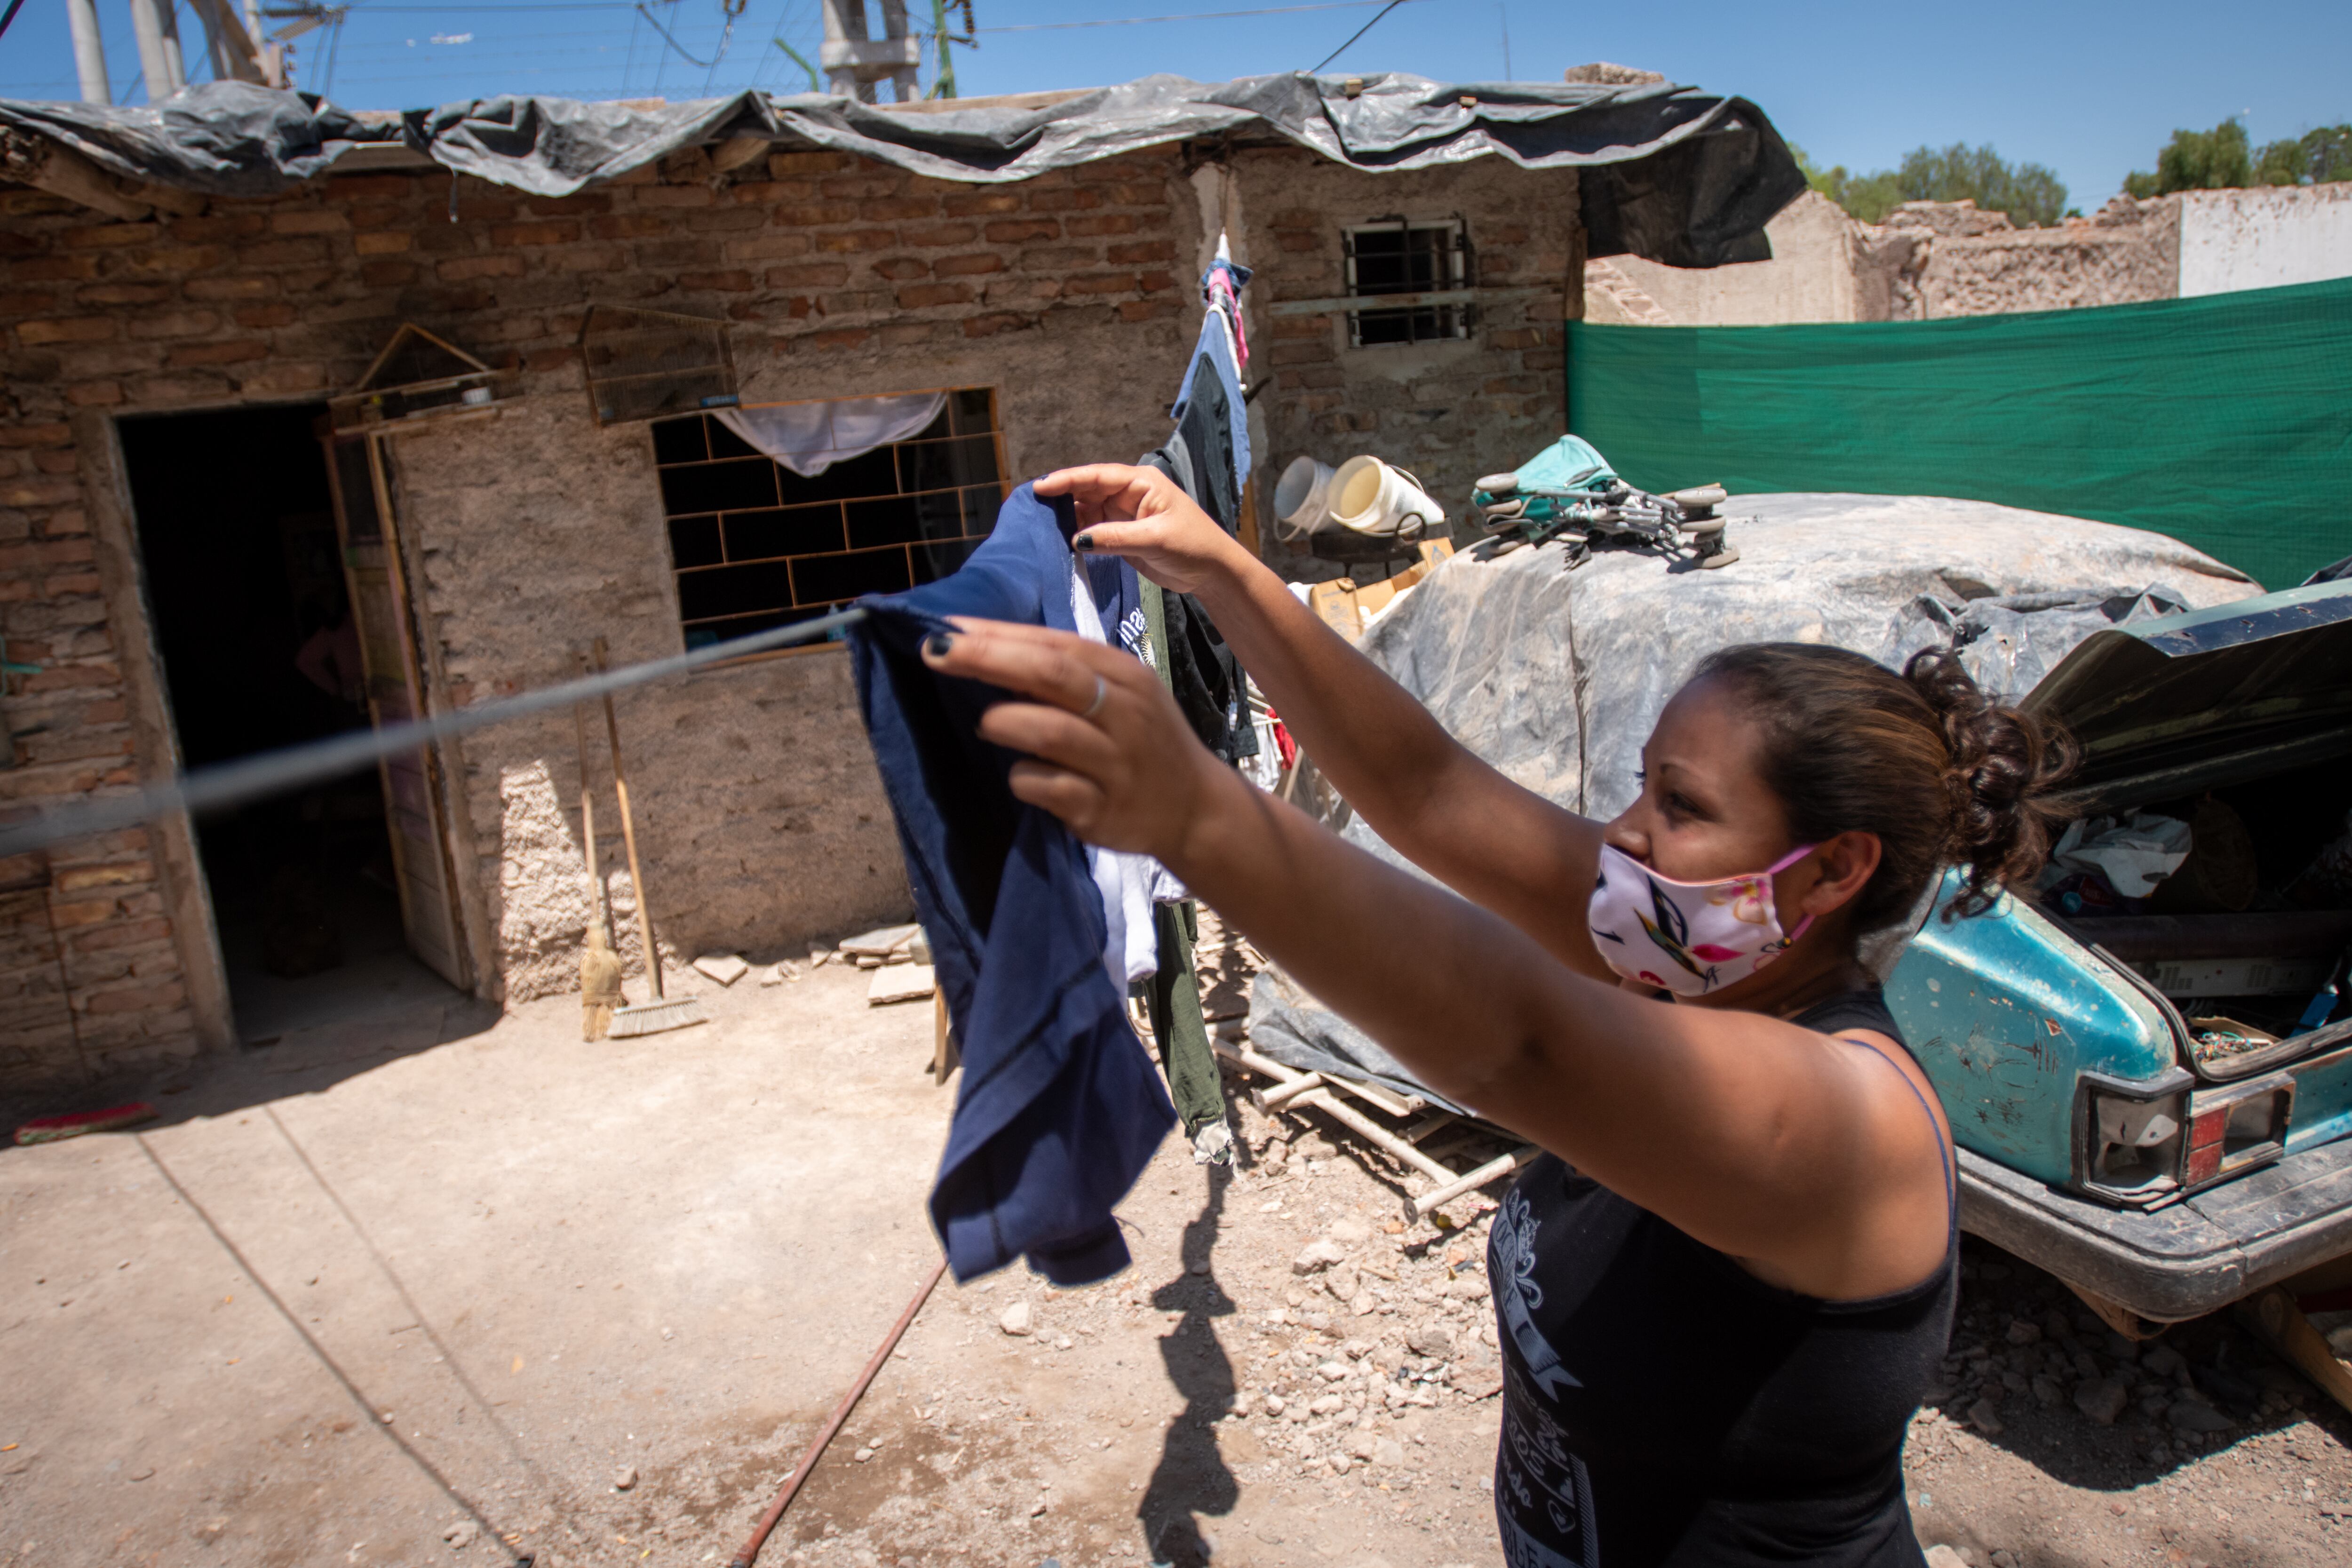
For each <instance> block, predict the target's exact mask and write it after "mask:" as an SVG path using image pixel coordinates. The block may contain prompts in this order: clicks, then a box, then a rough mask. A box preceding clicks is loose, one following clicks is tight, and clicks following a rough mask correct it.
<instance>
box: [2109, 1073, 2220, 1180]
mask: <svg viewBox="0 0 2352 1568" xmlns="http://www.w3.org/2000/svg"><path fill="white" fill-rule="evenodd" d="M2195 1084H2196V1079H2193V1078H2192V1077H2190V1076H2189V1073H2188V1072H2187V1071H2185V1070H2183V1069H2181V1068H2173V1069H2172V1070H2171V1071H2169V1072H2168V1073H2166V1074H2165V1075H2164V1076H2163V1077H2161V1078H2157V1079H2147V1080H2145V1081H2140V1082H2133V1081H2129V1080H2126V1079H2111V1078H2108V1077H2106V1076H2105V1075H2104V1074H2100V1073H2087V1072H2086V1073H2084V1074H2083V1075H2082V1076H2081V1078H2080V1079H2079V1080H2078V1083H2077V1089H2076V1096H2077V1098H2076V1100H2075V1107H2074V1183H2075V1185H2077V1186H2078V1187H2080V1188H2082V1189H2083V1190H2084V1191H2085V1192H2087V1193H2090V1194H2092V1195H2094V1196H2095V1197H2102V1198H2105V1199H2106V1200H2107V1201H2109V1202H2110V1203H2122V1204H2130V1205H2136V1206H2139V1205H2148V1204H2152V1203H2155V1202H2158V1201H2159V1200H2161V1199H2164V1198H2167V1197H2169V1196H2171V1195H2172V1194H2177V1193H2179V1191H2181V1189H2182V1188H2183V1187H2184V1186H2186V1185H2187V1184H2188V1154H2189V1146H2190V1141H2189V1122H2190V1110H2189V1091H2190V1089H2192V1088H2194V1086H2195ZM2225 1120H2226V1119H2225Z"/></svg>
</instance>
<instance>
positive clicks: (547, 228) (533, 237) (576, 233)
mask: <svg viewBox="0 0 2352 1568" xmlns="http://www.w3.org/2000/svg"><path fill="white" fill-rule="evenodd" d="M579 237H580V226H579V225H578V224H576V223H572V222H569V221H567V220H564V219H562V218H550V219H546V220H544V221H542V222H540V223H505V224H499V225H498V226H496V227H494V228H492V229H491V230H490V243H491V244H492V245H496V246H500V247H520V246H540V245H569V244H571V243H572V241H573V240H575V239H578V238H579Z"/></svg>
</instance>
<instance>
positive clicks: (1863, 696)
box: [1692, 643, 2076, 934]
mask: <svg viewBox="0 0 2352 1568" xmlns="http://www.w3.org/2000/svg"><path fill="white" fill-rule="evenodd" d="M1692 679H1694V680H1708V679H1714V680H1724V681H1728V682H1730V683H1731V684H1732V685H1733V687H1734V688H1735V689H1738V691H1739V693H1740V694H1741V695H1742V696H1744V697H1745V698H1746V699H1747V700H1748V705H1749V711H1750V712H1751V713H1752V714H1753V715H1754V716H1755V718H1756V719H1757V721H1759V723H1760V724H1761V725H1762V727H1763V731H1764V747H1763V764H1764V778H1765V782H1766V783H1767V784H1769V785H1770V786H1771V789H1772V792H1773V793H1774V794H1775V795H1779V796H1780V801H1781V804H1782V805H1783V806H1785V807H1786V809H1787V811H1788V814H1789V826H1790V831H1791V832H1793V833H1794V834H1795V835H1796V837H1797V841H1798V842H1799V843H1818V842H1820V841H1821V840H1822V839H1824V838H1828V837H1832V836H1833V835H1835V834H1838V833H1843V832H1853V831H1860V832H1866V833H1874V834H1876V835H1877V836H1878V841H1879V846H1880V858H1879V863H1878V870H1877V871H1876V873H1875V874H1874V875H1873V876H1872V878H1871V879H1870V882H1869V884H1868V885H1867V886H1865V887H1864V889H1863V890H1862V892H1861V894H1860V896H1859V897H1857V898H1856V899H1855V900H1854V901H1853V904H1852V905H1851V906H1850V907H1851V908H1852V909H1853V921H1854V930H1855V931H1856V932H1857V933H1858V934H1859V933H1863V932H1868V931H1877V930H1880V929H1882V928H1883V927H1885V926H1889V925H1892V924H1894V923H1895V921H1899V920H1901V919H1903V918H1904V917H1905V916H1906V915H1907V914H1909V913H1910V911H1911V910H1912V909H1913V907H1914V906H1915V905H1916V903H1917V902H1918V900H1919V896H1920V895H1921V894H1922V893H1923V892H1925V891H1926V890H1927V884H1928V882H1929V881H1930V880H1931V879H1933V878H1934V877H1935V876H1936V875H1937V873H1938V872H1939V871H1941V870H1942V869H1943V868H1945V867H1946V866H1950V865H1959V866H1965V867H1966V868H1968V882H1967V887H1966V888H1965V889H1964V890H1963V891H1962V893H1961V895H1960V897H1959V898H1958V899H1957V900H1954V902H1953V905H1952V908H1951V910H1947V918H1949V916H1950V914H1951V913H1953V912H1958V913H1960V914H1977V913H1979V912H1981V911H1982V910H1985V909H1986V908H1988V907H1990V904H1991V903H1992V900H1993V899H1994V897H1995V895H1996V894H1998V893H1999V891H2000V889H2001V887H2002V886H2003V885H2004V884H2006V883H2010V882H2016V881H2022V880H2025V879H2030V878H2032V876H2034V875H2035V874H2036V873H2037V872H2039V871H2040V870H2041V868H2042V862H2043V861H2044V860H2046V859H2047V858H2049V853H2050V830H2051V828H2052V827H2053V826H2054V825H2055V824H2057V823H2059V822H2062V821H2063V820H2065V818H2066V817H2067V816H2071V815H2072V813H2071V812H2070V811H2069V810H2068V809H2067V807H2066V805H2065V803H2064V802H2063V800H2061V799H2060V798H2058V796H2057V795H2056V789H2057V785H2058V784H2059V783H2060V781H2061V780H2063V778H2064V776H2065V775H2066V774H2067V773H2069V772H2071V771H2072V770H2073V768H2074V761H2075V755H2076V752H2075V746H2074V740H2073V738H2072V737H2070V736H2069V735H2067V734H2066V732H2065V731H2063V730H2061V729H2059V728H2057V727H2055V726H2053V725H2052V724H2050V723H2048V722H2046V721H2041V720H2037V719H2035V718H2034V717H2033V716H2032V715H2031V714H2027V713H2023V712H2020V711H2019V710H2017V709H2015V708H2011V707H2007V706H2004V705H2002V704H2000V703H1998V702H1996V701H1994V700H1992V699H1991V698H1990V697H1988V696H1986V695H1985V693H1984V691H1983V689H1981V688H1979V686H1978V685H1977V683H1976V682H1975V681H1974V680H1973V679H1970V678H1969V672H1968V671H1967V670H1966V669H1964V668H1961V666H1960V661H1959V658H1958V656H1957V655H1954V654H1951V653H1948V652H1945V651H1942V650H1940V649H1937V650H1930V651H1928V652H1926V653H1922V654H1918V655H1916V656H1915V657H1914V658H1912V659H1911V661H1910V662H1909V663H1908V664H1906V665H1905V666H1904V667H1903V673H1901V674H1900V675H1897V674H1896V673H1895V671H1893V670H1891V669H1888V668H1886V667H1885V666H1884V665H1882V664H1879V663H1877V662H1875V661H1874V660H1872V659H1869V658H1864V656H1863V655H1861V654H1858V653H1853V652H1851V651H1849V650H1848V649H1845V648H1839V647H1822V646H1819V645H1817V644H1812V643H1748V644H1746V645H1744V646H1741V647H1728V648H1725V649H1723V650H1722V651H1720V652H1718V653H1714V654H1710V655H1709V656H1708V657H1707V658H1706V659H1705V660H1704V661H1703V662H1702V663H1701V664H1700V665H1699V667H1698V670H1697V673H1696V674H1695V675H1694V676H1693V677H1692Z"/></svg>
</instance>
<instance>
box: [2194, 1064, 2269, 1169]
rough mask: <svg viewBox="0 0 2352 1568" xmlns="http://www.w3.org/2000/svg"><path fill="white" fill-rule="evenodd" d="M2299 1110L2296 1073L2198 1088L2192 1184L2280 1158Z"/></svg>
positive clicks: (2195, 1095) (2195, 1101)
mask: <svg viewBox="0 0 2352 1568" xmlns="http://www.w3.org/2000/svg"><path fill="white" fill-rule="evenodd" d="M2293 1114H2294V1075H2293V1074H2290V1073H2283V1072H2282V1073H2273V1074H2271V1075H2270V1076H2269V1077H2268V1078H2258V1079H2251V1080H2249V1081H2247V1082H2245V1083H2232V1084H2225V1085H2222V1086H2221V1087H2220V1088H2216V1089H2200V1090H2198V1091H2197V1092H2196V1093H2195V1094H2194V1095H2192V1096H2191V1097H2190V1098H2189V1167H2188V1176H2187V1181H2188V1184H2189V1186H2192V1187H2200V1186H2203V1185H2204V1184H2206V1183H2208V1182H2217V1181H2220V1180H2221V1178H2222V1177H2224V1176H2234V1175H2236V1174H2237V1173H2239V1172H2241V1171H2248V1170H2252V1168H2253V1167H2254V1166H2256V1165H2265V1164H2268V1163H2270V1162H2271V1161H2273V1160H2275V1159H2277V1158H2278V1157H2279V1156H2280V1155H2282V1154H2284V1152H2286V1127H2287V1121H2288V1119H2289V1118H2290V1117H2291V1116H2292V1115H2293Z"/></svg>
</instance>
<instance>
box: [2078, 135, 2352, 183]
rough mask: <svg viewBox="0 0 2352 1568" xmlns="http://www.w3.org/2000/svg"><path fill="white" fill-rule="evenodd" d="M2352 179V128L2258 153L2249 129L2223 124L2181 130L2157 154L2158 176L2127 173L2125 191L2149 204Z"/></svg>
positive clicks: (2289, 139) (2302, 138)
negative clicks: (2178, 196) (2179, 195)
mask: <svg viewBox="0 0 2352 1568" xmlns="http://www.w3.org/2000/svg"><path fill="white" fill-rule="evenodd" d="M2336 180H2352V125H2323V126H2321V127H2320V128H2319V129H2318V130H2316V131H2308V132H2305V133H2304V134H2303V135H2301V136H2290V137H2287V138H2284V140H2281V141H2277V142H2270V143H2268V144H2267V145H2265V146H2264V147H2263V149H2262V151H2261V152H2259V153H2257V152H2255V151H2253V149H2252V147H2251V146H2250V145H2249V144H2248V142H2247V140H2246V128H2245V127H2244V126H2243V125H2241V124H2240V123H2239V122H2238V121H2235V120H2224V121H2221V124H2219V125H2216V126H2215V127H2213V129H2212V130H2210V131H2176V132H2173V133H2172V140H2171V141H2170V142H2168V143H2166V145H2165V148H2164V151H2162V152H2161V153H2158V154H2157V155H2156V172H2155V173H2154V174H2147V173H2145V172H2141V173H2135V174H2127V175H2126V176H2125V178H2124V191H2125V194H2126V195H2133V196H2137V197H2140V198H2141V199H2143V200H2145V199H2146V198H2147V197H2149V196H2161V195H2170V194H2171V193H2172V192H2174V191H2228V190H2242V189H2244V188H2245V187H2247V186H2249V185H2322V184H2328V183H2329V182H2331V181H2336Z"/></svg>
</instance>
